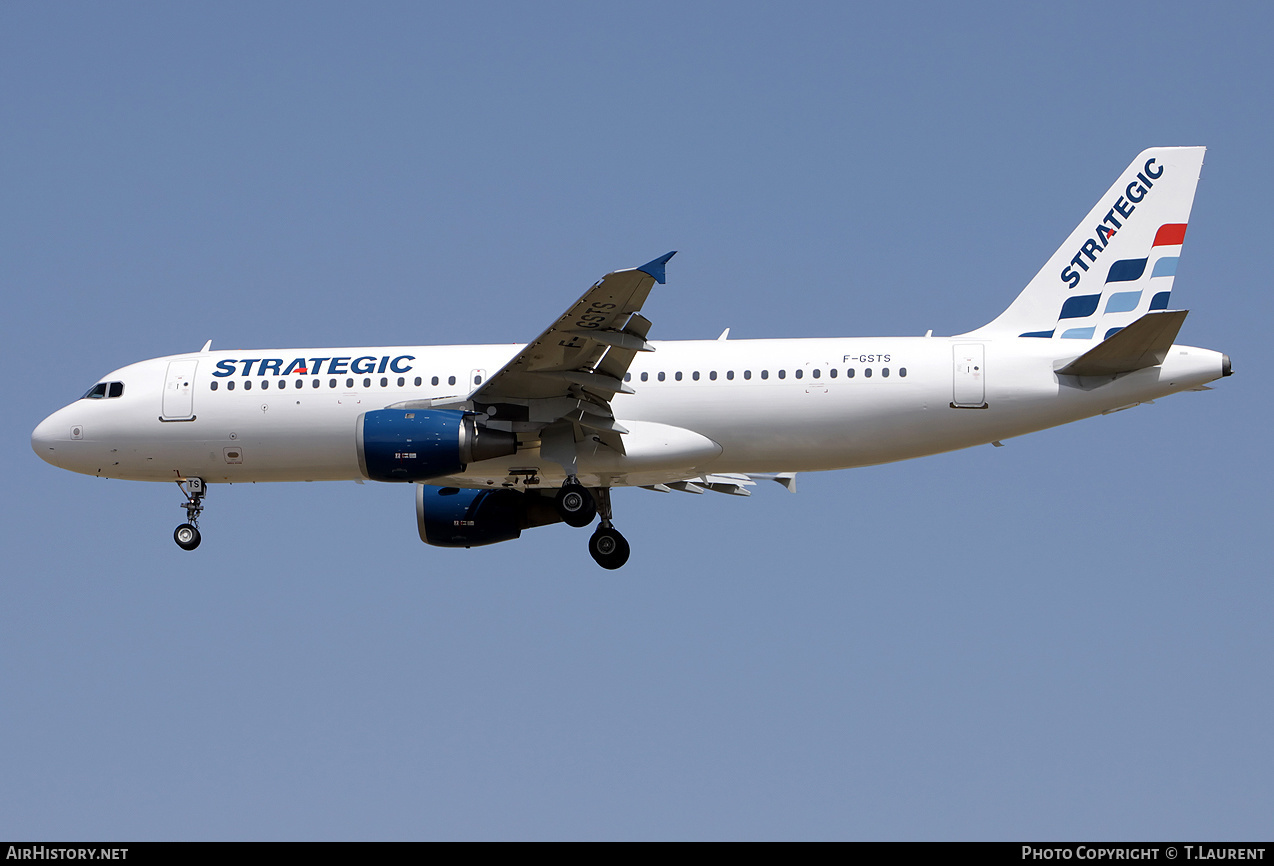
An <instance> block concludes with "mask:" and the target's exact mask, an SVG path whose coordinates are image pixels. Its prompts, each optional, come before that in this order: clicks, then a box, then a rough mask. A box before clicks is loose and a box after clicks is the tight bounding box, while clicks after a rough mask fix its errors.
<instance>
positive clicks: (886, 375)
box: [880, 367, 889, 379]
mask: <svg viewBox="0 0 1274 866" xmlns="http://www.w3.org/2000/svg"><path fill="white" fill-rule="evenodd" d="M880 375H881V376H883V377H884V378H886V379H888V378H889V368H888V367H881V368H880Z"/></svg>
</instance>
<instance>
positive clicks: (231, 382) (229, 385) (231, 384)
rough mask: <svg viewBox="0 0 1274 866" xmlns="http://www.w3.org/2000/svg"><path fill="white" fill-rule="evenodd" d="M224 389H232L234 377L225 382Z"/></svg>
mask: <svg viewBox="0 0 1274 866" xmlns="http://www.w3.org/2000/svg"><path fill="white" fill-rule="evenodd" d="M226 390H227V391H233V390H234V379H231V380H230V381H229V382H227V383H226Z"/></svg>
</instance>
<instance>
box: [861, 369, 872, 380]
mask: <svg viewBox="0 0 1274 866" xmlns="http://www.w3.org/2000/svg"><path fill="white" fill-rule="evenodd" d="M863 378H864V379H870V378H871V367H863Z"/></svg>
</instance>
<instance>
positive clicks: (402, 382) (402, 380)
mask: <svg viewBox="0 0 1274 866" xmlns="http://www.w3.org/2000/svg"><path fill="white" fill-rule="evenodd" d="M406 384H407V380H406V379H404V378H403V377H402V376H399V377H398V387H399V388H401V387H402V386H403V385H406Z"/></svg>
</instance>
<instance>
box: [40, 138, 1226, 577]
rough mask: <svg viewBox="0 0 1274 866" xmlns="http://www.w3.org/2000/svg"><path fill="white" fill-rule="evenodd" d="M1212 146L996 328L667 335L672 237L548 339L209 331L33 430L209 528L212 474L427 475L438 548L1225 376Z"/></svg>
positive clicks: (605, 547) (68, 455)
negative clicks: (944, 332)
mask: <svg viewBox="0 0 1274 866" xmlns="http://www.w3.org/2000/svg"><path fill="white" fill-rule="evenodd" d="M1204 150H1205V149H1204V148H1203V147H1172V148H1152V149H1149V150H1146V151H1144V152H1142V153H1141V154H1140V155H1139V156H1137V158H1136V159H1134V160H1133V161H1132V163H1131V164H1130V165H1129V166H1128V168H1127V169H1125V170H1124V171H1123V173H1122V174H1121V175H1120V176H1119V179H1118V180H1117V181H1116V182H1115V183H1114V185H1113V186H1111V187H1110V189H1109V190H1108V191H1107V192H1106V194H1105V195H1103V196H1102V197H1101V198H1100V199H1099V200H1098V203H1097V204H1096V205H1095V206H1094V207H1093V209H1092V210H1091V211H1090V212H1089V214H1088V215H1087V216H1086V217H1085V218H1084V219H1083V221H1081V222H1080V223H1079V225H1078V226H1077V227H1076V228H1075V230H1074V231H1073V232H1072V233H1071V234H1070V236H1069V237H1068V238H1067V239H1066V241H1065V242H1064V243H1063V244H1062V245H1061V246H1060V247H1059V248H1058V250H1057V252H1055V253H1054V254H1053V255H1052V257H1051V258H1049V259H1048V261H1047V262H1046V263H1045V264H1044V266H1043V267H1042V268H1041V269H1040V271H1039V273H1038V274H1036V276H1035V277H1034V278H1033V279H1032V280H1031V281H1030V282H1029V283H1028V284H1027V286H1026V287H1025V288H1024V289H1023V290H1022V292H1021V293H1020V294H1019V295H1018V296H1017V298H1016V299H1015V300H1014V301H1013V302H1012V304H1010V305H1009V307H1008V308H1007V309H1006V310H1005V311H1004V312H1003V313H1002V314H1000V315H999V316H998V317H996V318H995V319H994V320H993V321H991V322H989V323H988V324H986V325H984V326H982V327H980V328H977V329H976V330H973V331H969V332H967V333H963V334H958V335H955V336H950V337H935V336H933V333H932V331H930V332H929V333H928V334H926V335H925V336H923V337H871V338H835V339H830V338H829V339H823V338H815V339H784V340H731V339H728V335H729V330H728V329H727V330H726V332H725V333H723V334H722V335H721V337H720V338H718V339H716V340H687V341H668V342H659V341H648V340H647V336H648V334H649V332H650V330H651V328H652V323H651V320H650V319H647V318H646V317H645V315H644V314H643V312H642V310H643V307H644V305H645V304H646V301H647V297H648V295H649V294H650V292H651V290H652V289H653V287H654V286H655V285H656V284H663V283H664V282H665V277H666V272H665V268H666V265H667V264H668V261H669V259H671V258H672V256H673V255H674V253H668V254H666V255H663V256H660V257H659V258H657V259H654V260H653V261H651V262H648V263H646V264H644V265H642V266H641V267H638V268H631V269H627V270H619V271H615V272H613V273H610V274H607V275H606V276H605V277H603V278H602V279H601V280H599V281H598V282H597V283H595V284H594V285H593V286H592V287H591V288H590V289H588V291H586V292H585V293H584V294H583V296H581V297H580V299H579V300H578V301H576V302H575V303H574V304H572V305H571V306H570V307H569V308H568V309H567V310H566V312H565V313H563V314H562V315H561V316H560V317H559V318H558V319H557V320H556V321H554V322H553V323H552V324H551V325H550V326H549V327H548V328H547V329H545V331H544V332H543V333H542V334H540V335H539V336H538V337H536V338H535V339H534V340H532V341H531V342H529V343H527V344H525V345H522V344H509V345H469V346H394V347H351V348H335V349H262V350H252V351H247V350H232V351H213V350H212V347H211V346H212V341H211V340H209V341H208V342H207V343H206V344H205V345H204V346H203V348H202V349H201V350H200V351H198V352H193V353H187V354H180V355H171V356H167V357H162V358H155V359H152V360H147V361H141V362H139V363H136V364H130V365H128V366H126V367H123V368H121V369H119V370H115V371H113V372H111V373H109V374H108V375H106V376H105V377H103V378H102V379H101V380H100V381H99V382H97V383H96V384H94V385H93V387H92V388H90V389H89V391H88V393H86V394H85V395H84V396H83V397H82V398H80V399H79V400H76V401H75V402H73V403H71V404H70V405H68V406H66V407H64V408H62V409H58V410H57V411H56V412H54V413H53V414H51V415H50V416H49V417H47V418H45V419H44V420H43V421H42V422H41V423H40V424H39V426H37V427H36V428H35V431H34V432H33V433H32V434H31V447H32V448H33V449H34V450H35V452H36V454H38V455H39V456H40V457H41V458H43V459H44V460H45V461H47V462H49V463H51V464H53V465H54V466H58V467H61V468H63V469H68V470H71V471H74V472H80V473H84V474H86V475H96V476H100V477H104V478H124V479H133V480H142V481H168V482H176V483H177V484H178V485H179V486H180V488H181V490H182V492H183V495H184V496H185V501H184V502H183V503H182V505H183V507H184V508H185V509H186V522H185V523H183V524H181V525H180V526H178V527H177V529H176V530H175V531H174V534H173V537H174V540H175V541H176V542H177V544H178V545H179V546H180V547H182V548H183V549H185V550H193V549H195V548H196V547H198V546H199V543H200V533H199V529H198V519H199V515H200V513H201V512H202V510H203V507H204V498H205V496H206V494H207V486H208V485H210V484H220V483H243V482H250V481H251V482H256V481H262V482H264V481H322V480H355V481H358V482H360V483H361V482H363V481H366V480H372V481H383V482H397V483H403V484H412V485H414V486H415V494H416V516H417V527H418V530H419V534H420V538H421V540H422V541H424V542H425V543H427V544H431V545H437V546H442V547H475V546H479V545H485V544H492V543H497V542H502V541H509V540H512V539H515V538H518V537H519V536H520V534H521V532H522V531H523V530H526V529H530V528H533V527H538V526H544V525H548V524H553V523H557V522H565V523H566V524H568V525H570V526H573V527H586V526H589V525H590V524H592V523H593V521H594V520H595V519H597V520H598V525H597V528H596V530H595V531H594V532H593V533H592V535H591V537H590V539H589V543H588V549H589V553H590V554H591V555H592V557H593V559H594V560H596V562H597V563H598V564H599V565H601V566H602V567H603V568H607V569H616V568H619V567H621V566H622V565H623V564H624V563H625V562H626V561H627V560H628V558H629V553H630V547H629V544H628V542H627V540H626V539H625V538H624V536H623V535H621V534H620V533H619V531H618V530H617V529H615V527H614V524H613V510H612V504H611V503H612V500H611V491H612V490H613V489H614V488H622V487H644V488H649V489H653V490H657V491H661V492H669V491H682V492H688V493H703V492H705V491H708V492H717V493H726V494H735V495H748V494H749V493H750V492H751V491H750V488H751V487H753V486H755V485H756V483H757V482H758V481H761V480H774V481H777V482H779V483H781V484H783V485H784V486H785V487H787V488H788V489H789V490H794V489H795V474H796V473H798V472H813V471H822V470H832V469H846V468H852V467H857V466H869V465H875V464H882V463H889V462H892V461H896V460H906V459H910V458H913V457H921V456H924V455H929V454H937V453H941V452H946V451H952V450H956V449H960V448H969V447H972V446H975V445H984V444H987V443H991V444H995V445H999V444H1001V440H1004V439H1007V438H1009V437H1013V436H1021V435H1023V434H1026V433H1030V432H1033V431H1036V430H1043V429H1045V428H1049V427H1054V426H1057V425H1060V424H1065V423H1068V422H1071V421H1076V420H1079V419H1081V418H1088V417H1092V416H1095V415H1099V414H1108V413H1111V412H1116V411H1119V410H1121V409H1126V408H1129V407H1132V406H1136V405H1138V404H1140V403H1146V402H1150V401H1153V400H1155V399H1157V398H1159V397H1163V396H1166V395H1168V394H1173V393H1176V392H1179V391H1191V390H1193V391H1200V390H1210V389H1209V388H1208V383H1209V382H1212V381H1214V380H1216V379H1219V378H1221V377H1224V376H1229V375H1231V373H1232V369H1231V365H1230V359H1229V356H1227V355H1224V354H1221V353H1219V352H1215V351H1211V350H1208V349H1199V348H1193V347H1190V346H1184V345H1178V344H1176V343H1175V342H1174V341H1175V339H1176V337H1177V334H1178V332H1179V330H1180V328H1181V325H1182V322H1183V321H1184V320H1185V317H1186V312H1187V311H1184V310H1171V309H1169V298H1170V295H1171V291H1172V284H1173V279H1174V276H1175V274H1176V268H1177V262H1178V259H1179V256H1180V252H1181V247H1182V243H1183V241H1184V239H1185V232H1186V227H1187V224H1188V223H1189V217H1190V209H1191V206H1192V204H1193V201H1194V194H1195V188H1196V186H1197V183H1198V178H1199V173H1200V170H1201V168H1202V165H1203V156H1204Z"/></svg>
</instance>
